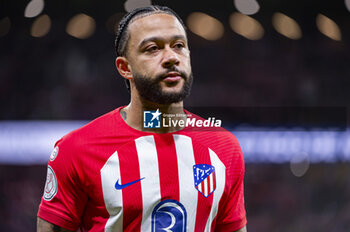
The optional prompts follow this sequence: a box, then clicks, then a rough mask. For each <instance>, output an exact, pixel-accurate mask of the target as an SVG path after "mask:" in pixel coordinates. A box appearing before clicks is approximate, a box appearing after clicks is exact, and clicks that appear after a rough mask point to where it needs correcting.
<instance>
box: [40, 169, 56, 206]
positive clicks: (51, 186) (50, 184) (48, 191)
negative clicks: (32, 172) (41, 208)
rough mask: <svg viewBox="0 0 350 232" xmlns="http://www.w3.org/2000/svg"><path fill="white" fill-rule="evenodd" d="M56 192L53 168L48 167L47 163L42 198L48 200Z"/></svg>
mask: <svg viewBox="0 0 350 232" xmlns="http://www.w3.org/2000/svg"><path fill="white" fill-rule="evenodd" d="M56 193H57V179H56V175H55V172H54V171H53V169H52V168H51V167H50V165H48V167H47V176H46V183H45V189H44V196H43V197H44V200H46V201H50V200H51V199H52V198H53V197H54V196H55V195H56Z"/></svg>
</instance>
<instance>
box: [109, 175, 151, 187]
mask: <svg viewBox="0 0 350 232" xmlns="http://www.w3.org/2000/svg"><path fill="white" fill-rule="evenodd" d="M143 179H145V177H142V178H141V179H139V180H134V181H132V182H129V183H127V184H119V179H118V180H117V182H115V186H114V187H115V189H117V190H121V189H123V188H126V187H128V186H130V185H133V184H135V183H137V182H139V181H141V180H143Z"/></svg>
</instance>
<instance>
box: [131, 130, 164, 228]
mask: <svg viewBox="0 0 350 232" xmlns="http://www.w3.org/2000/svg"><path fill="white" fill-rule="evenodd" d="M135 143H136V150H137V155H138V158H139V165H140V176H141V178H143V177H144V178H145V179H143V180H142V181H141V188H142V204H143V211H142V223H141V231H151V221H152V220H151V219H152V210H153V206H155V205H156V204H157V203H158V202H159V201H160V199H161V195H160V181H159V169H158V156H157V149H156V144H155V141H154V137H153V135H150V136H143V137H140V138H138V139H135Z"/></svg>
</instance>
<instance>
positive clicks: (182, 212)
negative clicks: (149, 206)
mask: <svg viewBox="0 0 350 232" xmlns="http://www.w3.org/2000/svg"><path fill="white" fill-rule="evenodd" d="M186 221H187V213H186V209H185V207H184V206H183V205H182V204H181V203H180V202H178V201H175V200H172V199H168V200H164V201H161V202H159V203H158V204H157V205H156V206H155V207H154V209H153V211H152V232H160V231H168V232H175V231H176V232H186Z"/></svg>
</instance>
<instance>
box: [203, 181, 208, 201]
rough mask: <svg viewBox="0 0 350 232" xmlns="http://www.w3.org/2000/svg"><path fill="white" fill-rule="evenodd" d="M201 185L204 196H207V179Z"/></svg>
mask: <svg viewBox="0 0 350 232" xmlns="http://www.w3.org/2000/svg"><path fill="white" fill-rule="evenodd" d="M203 184H204V192H203V193H204V196H206V197H207V196H208V179H207V178H205V179H204V180H203Z"/></svg>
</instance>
